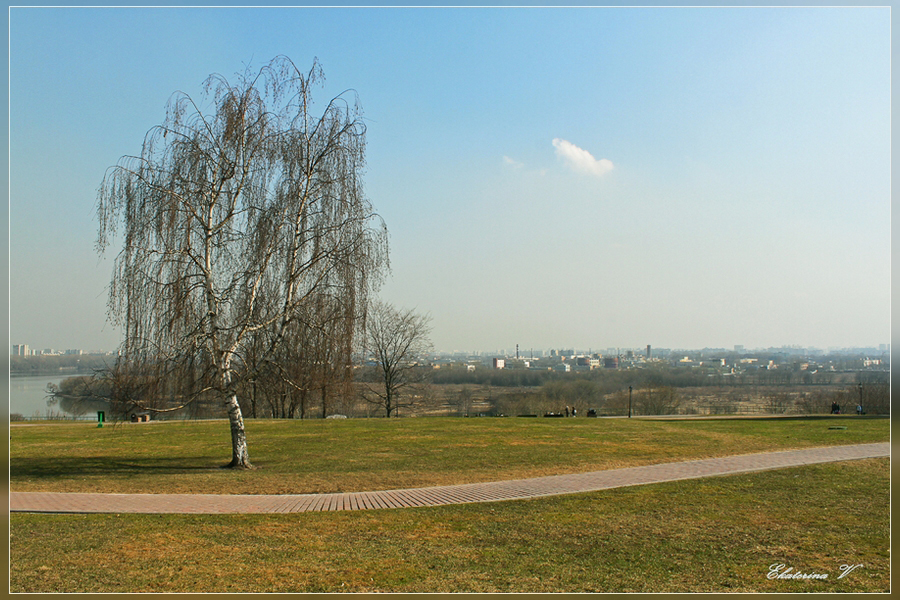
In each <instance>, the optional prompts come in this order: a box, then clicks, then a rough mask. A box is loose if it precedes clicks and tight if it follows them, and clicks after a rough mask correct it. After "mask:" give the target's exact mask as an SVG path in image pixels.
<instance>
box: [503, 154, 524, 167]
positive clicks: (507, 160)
mask: <svg viewBox="0 0 900 600" xmlns="http://www.w3.org/2000/svg"><path fill="white" fill-rule="evenodd" d="M503 164H506V165H509V166H510V167H512V168H513V169H521V168H522V167H524V166H525V165H524V164H523V163H520V162H519V161H517V160H514V159H512V158H510V157H508V156H504V157H503Z"/></svg>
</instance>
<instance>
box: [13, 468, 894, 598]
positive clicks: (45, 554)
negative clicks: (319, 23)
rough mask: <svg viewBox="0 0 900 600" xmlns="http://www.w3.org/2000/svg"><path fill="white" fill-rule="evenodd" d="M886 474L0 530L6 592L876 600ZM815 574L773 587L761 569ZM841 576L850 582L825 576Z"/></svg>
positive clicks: (837, 472) (757, 476)
mask: <svg viewBox="0 0 900 600" xmlns="http://www.w3.org/2000/svg"><path fill="white" fill-rule="evenodd" d="M888 471H889V461H888V460H887V459H871V460H864V461H852V462H846V463H833V464H825V465H815V466H808V467H798V468H791V469H783V470H778V471H769V472H761V473H753V474H749V475H735V476H727V477H715V478H710V479H702V480H691V481H680V482H671V483H664V484H657V485H649V486H639V487H631V488H620V489H614V490H606V491H602V492H594V493H589V494H573V495H570V496H558V497H551V498H540V499H533V500H522V501H514V502H497V503H485V504H470V505H459V506H445V507H433V508H419V509H405V510H379V511H367V512H349V513H300V514H293V515H217V516H210V515H204V516H189V515H127V516H126V515H121V516H120V515H22V514H14V515H11V518H10V520H11V537H10V551H11V561H10V576H11V580H10V585H11V591H13V592H126V591H135V592H375V591H382V592H692V591H693V592H885V591H888V590H889V585H890V579H889V575H890V552H889V548H890V537H889V536H890V533H889V526H888V506H889V483H890V482H889V473H888ZM773 564H785V565H787V566H789V567H792V568H793V572H802V573H817V574H826V575H828V579H826V580H814V581H813V580H807V581H793V580H772V579H768V578H767V574H768V573H769V568H770V565H773ZM843 564H853V565H855V564H861V565H863V566H862V567H860V568H858V569H857V570H855V571H853V572H852V573H850V574H849V575H847V576H846V577H844V578H842V579H838V576H839V575H840V572H841V571H840V566H841V565H843Z"/></svg>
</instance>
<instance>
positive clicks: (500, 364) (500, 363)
mask: <svg viewBox="0 0 900 600" xmlns="http://www.w3.org/2000/svg"><path fill="white" fill-rule="evenodd" d="M505 366H506V360H505V359H503V358H495V359H494V368H495V369H502V368H504V367H505Z"/></svg>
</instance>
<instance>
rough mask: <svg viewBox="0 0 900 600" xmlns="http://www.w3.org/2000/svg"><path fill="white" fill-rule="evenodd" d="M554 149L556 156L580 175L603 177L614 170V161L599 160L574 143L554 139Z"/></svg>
mask: <svg viewBox="0 0 900 600" xmlns="http://www.w3.org/2000/svg"><path fill="white" fill-rule="evenodd" d="M553 147H554V148H556V155H557V156H559V157H561V158H562V159H564V160H565V161H566V162H567V163H568V164H569V166H570V167H572V169H574V170H575V171H578V172H580V173H587V174H588V175H595V176H597V177H601V176H603V175H605V174H606V173H609V172H610V171H612V169H613V164H612V161H610V160H608V159H605V158H601V159H600V160H597V159H596V158H594V157H593V156H592V155H591V153H590V152H588V151H587V150H584V149H582V148H579V147H578V146H576V145H575V144H573V143H572V142H568V141H566V140H561V139H559V138H554V140H553Z"/></svg>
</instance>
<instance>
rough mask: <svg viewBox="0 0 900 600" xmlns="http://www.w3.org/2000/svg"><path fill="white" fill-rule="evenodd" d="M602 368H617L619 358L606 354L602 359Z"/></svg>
mask: <svg viewBox="0 0 900 600" xmlns="http://www.w3.org/2000/svg"><path fill="white" fill-rule="evenodd" d="M603 368H605V369H618V368H619V358H618V357H617V356H607V357H606V358H604V359H603Z"/></svg>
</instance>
